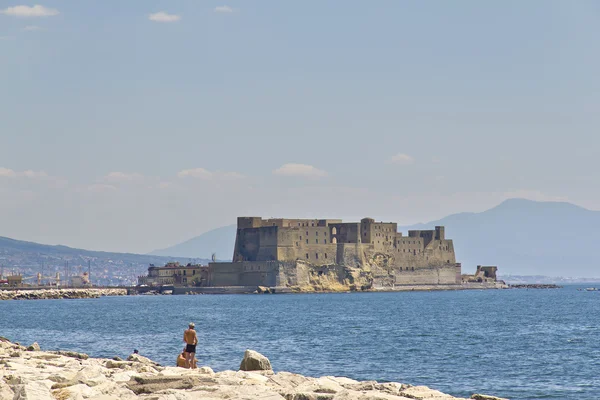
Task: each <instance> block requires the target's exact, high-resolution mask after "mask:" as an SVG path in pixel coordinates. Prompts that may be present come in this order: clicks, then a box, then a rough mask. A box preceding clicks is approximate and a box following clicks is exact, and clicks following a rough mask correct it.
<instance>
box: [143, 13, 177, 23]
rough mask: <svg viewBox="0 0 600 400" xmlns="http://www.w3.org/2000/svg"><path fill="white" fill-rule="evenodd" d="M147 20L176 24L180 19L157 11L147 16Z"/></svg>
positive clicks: (174, 15)
mask: <svg viewBox="0 0 600 400" xmlns="http://www.w3.org/2000/svg"><path fill="white" fill-rule="evenodd" d="M148 19H149V20H150V21H154V22H177V21H179V20H180V19H181V15H176V14H168V13H166V12H164V11H159V12H157V13H154V14H150V15H148Z"/></svg>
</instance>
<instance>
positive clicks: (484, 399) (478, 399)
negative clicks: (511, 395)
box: [471, 393, 508, 400]
mask: <svg viewBox="0 0 600 400" xmlns="http://www.w3.org/2000/svg"><path fill="white" fill-rule="evenodd" d="M471 398H472V399H475V400H508V399H504V398H502V397H495V396H488V395H485V394H477V393H475V394H474V395H472V396H471Z"/></svg>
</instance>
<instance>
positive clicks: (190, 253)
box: [150, 225, 237, 260]
mask: <svg viewBox="0 0 600 400" xmlns="http://www.w3.org/2000/svg"><path fill="white" fill-rule="evenodd" d="M236 231H237V226H236V225H228V226H224V227H221V228H217V229H213V230H212V231H208V232H206V233H203V234H202V235H200V236H196V237H194V238H192V239H190V240H187V241H185V242H183V243H179V244H176V245H175V246H171V247H167V248H166V249H162V250H155V251H153V252H151V253H150V254H151V255H156V256H177V257H201V258H210V257H211V256H212V254H213V253H215V254H216V257H217V259H219V260H231V257H233V247H234V246H235V234H236Z"/></svg>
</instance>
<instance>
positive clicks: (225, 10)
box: [215, 6, 237, 13]
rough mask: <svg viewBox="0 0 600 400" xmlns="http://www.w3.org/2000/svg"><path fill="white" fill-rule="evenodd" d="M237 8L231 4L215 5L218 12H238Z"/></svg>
mask: <svg viewBox="0 0 600 400" xmlns="http://www.w3.org/2000/svg"><path fill="white" fill-rule="evenodd" d="M236 11H237V10H236V9H235V8H231V7H229V6H219V7H215V12H218V13H232V12H236Z"/></svg>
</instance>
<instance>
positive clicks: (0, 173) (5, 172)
mask: <svg viewBox="0 0 600 400" xmlns="http://www.w3.org/2000/svg"><path fill="white" fill-rule="evenodd" d="M15 176H17V173H16V172H15V171H13V170H12V169H8V168H2V167H0V177H4V178H14V177H15Z"/></svg>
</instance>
